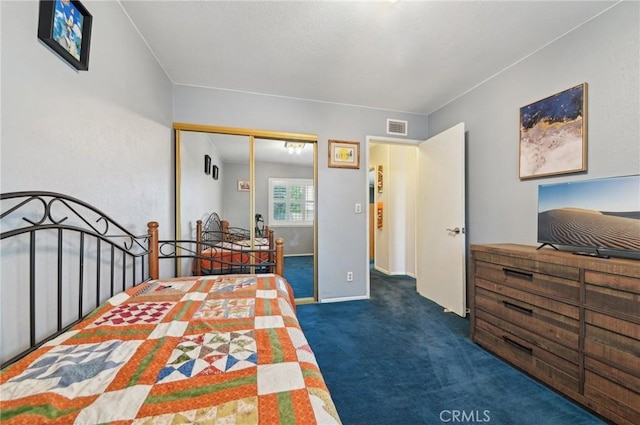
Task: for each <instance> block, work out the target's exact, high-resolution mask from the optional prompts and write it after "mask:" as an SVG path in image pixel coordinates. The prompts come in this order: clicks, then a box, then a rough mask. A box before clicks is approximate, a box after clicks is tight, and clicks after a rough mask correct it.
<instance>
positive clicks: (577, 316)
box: [469, 244, 640, 425]
mask: <svg viewBox="0 0 640 425" xmlns="http://www.w3.org/2000/svg"><path fill="white" fill-rule="evenodd" d="M471 276H472V279H471V282H472V283H471V285H470V300H469V303H470V307H471V315H470V320H471V323H470V331H471V338H472V340H473V341H475V342H476V343H478V344H480V345H481V346H482V347H483V348H485V349H487V350H488V351H490V352H492V353H494V354H496V355H498V356H499V357H501V358H503V359H504V360H506V361H508V362H510V363H511V364H513V365H514V366H516V367H518V368H519V369H521V370H522V371H524V372H526V373H528V374H530V375H531V376H533V377H534V378H536V379H538V380H540V381H541V382H544V383H545V384H547V385H548V386H550V387H552V388H553V389H555V390H557V391H559V392H561V393H563V394H565V395H566V396H567V397H569V398H571V399H573V400H575V401H576V402H578V403H580V404H581V405H583V406H585V407H587V408H588V409H590V410H592V411H593V412H595V413H597V414H599V415H600V416H602V417H604V418H606V419H607V420H609V421H611V422H613V423H616V424H628V425H635V424H637V423H638V422H637V421H638V418H640V261H638V260H626V259H617V258H610V259H602V258H593V257H584V256H578V255H573V254H571V253H568V252H562V251H556V250H554V249H551V248H543V249H540V250H536V247H533V246H526V245H514V244H494V245H472V246H471Z"/></svg>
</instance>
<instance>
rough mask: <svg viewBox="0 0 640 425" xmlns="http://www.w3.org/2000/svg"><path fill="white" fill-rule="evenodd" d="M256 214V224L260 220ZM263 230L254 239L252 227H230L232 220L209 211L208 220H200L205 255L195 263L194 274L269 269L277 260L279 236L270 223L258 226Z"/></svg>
mask: <svg viewBox="0 0 640 425" xmlns="http://www.w3.org/2000/svg"><path fill="white" fill-rule="evenodd" d="M257 223H258V222H257V218H256V224H257ZM256 229H260V232H259V234H258V233H257V232H256V233H255V235H256V236H257V237H255V238H254V242H253V244H252V243H251V233H250V231H249V230H248V229H243V228H239V227H230V226H229V222H228V221H226V220H220V217H219V215H218V214H217V213H215V212H213V213H211V214H209V216H208V217H207V219H206V221H205V222H204V224H203V223H202V221H201V220H198V221H197V222H196V235H197V237H198V238H199V241H200V245H199V248H198V252H199V253H200V257H201V258H196V259H195V260H194V263H193V267H192V269H193V274H194V275H196V276H198V275H200V274H208V275H212V274H228V273H247V272H248V271H250V270H252V269H253V270H254V271H255V270H258V271H261V272H267V271H273V270H269V267H270V266H269V264H271V263H275V258H274V254H275V252H276V244H277V239H275V238H274V234H273V231H272V230H271V229H269V227H268V226H267V227H264V228H262V227H261V228H258V227H257V226H256Z"/></svg>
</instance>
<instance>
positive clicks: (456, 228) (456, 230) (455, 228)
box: [447, 227, 460, 235]
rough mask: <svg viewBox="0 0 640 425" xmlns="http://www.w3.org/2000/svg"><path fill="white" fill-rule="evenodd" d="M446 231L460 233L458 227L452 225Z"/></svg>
mask: <svg viewBox="0 0 640 425" xmlns="http://www.w3.org/2000/svg"><path fill="white" fill-rule="evenodd" d="M447 232H453V233H455V234H456V235H457V234H459V233H460V228H459V227H454V228H453V229H447Z"/></svg>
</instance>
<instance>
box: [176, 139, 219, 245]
mask: <svg viewBox="0 0 640 425" xmlns="http://www.w3.org/2000/svg"><path fill="white" fill-rule="evenodd" d="M180 148H181V149H180V152H181V153H180V225H181V228H182V230H181V232H182V233H181V235H182V236H181V238H182V239H190V240H195V239H196V225H197V221H198V220H202V222H203V223H202V224H203V225H204V223H205V221H206V220H207V218H208V217H209V215H210V214H211V213H213V212H216V213H218V215H221V214H222V213H221V208H222V199H223V181H224V180H223V179H224V178H225V176H226V173H225V172H224V170H223V169H222V168H223V164H222V161H221V160H220V157H219V155H218V152H217V151H216V149H215V148H214V146H213V144H212V143H211V140H210V139H209V137H208V134H206V133H198V132H194V131H183V132H181V135H180ZM205 155H209V156H210V157H211V167H212V168H213V166H214V165H217V166H218V168H219V171H218V180H214V179H213V176H212V175H211V174H205V172H204V156H205Z"/></svg>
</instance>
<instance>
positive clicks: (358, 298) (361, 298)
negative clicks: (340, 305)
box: [319, 295, 369, 304]
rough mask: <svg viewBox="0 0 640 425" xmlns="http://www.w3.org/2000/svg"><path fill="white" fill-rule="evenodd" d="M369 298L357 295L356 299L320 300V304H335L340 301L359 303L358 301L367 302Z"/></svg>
mask: <svg viewBox="0 0 640 425" xmlns="http://www.w3.org/2000/svg"><path fill="white" fill-rule="evenodd" d="M368 299H369V297H368V296H366V295H358V296H356V297H341V298H325V299H323V300H320V301H319V302H321V303H323V304H324V303H337V302H342V301H359V300H368Z"/></svg>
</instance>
